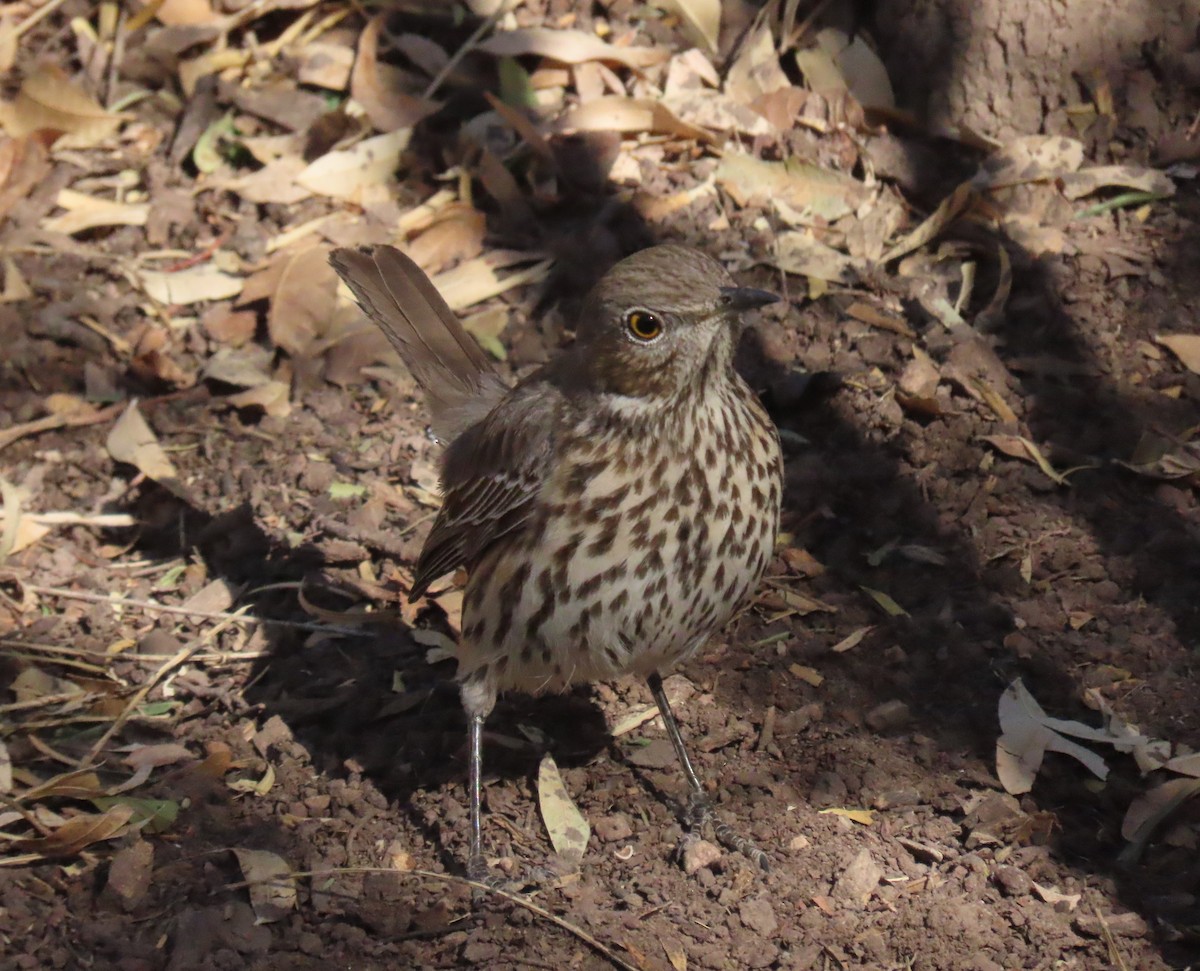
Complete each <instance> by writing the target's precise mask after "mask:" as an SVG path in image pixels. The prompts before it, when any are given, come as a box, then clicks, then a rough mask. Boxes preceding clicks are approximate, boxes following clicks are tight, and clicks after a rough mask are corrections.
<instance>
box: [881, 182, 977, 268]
mask: <svg viewBox="0 0 1200 971" xmlns="http://www.w3.org/2000/svg"><path fill="white" fill-rule="evenodd" d="M970 202H971V184H970V183H969V182H964V183H962V185H960V186H959V187H958V188H957V189H955V190H954V191H953V192H952V193H950V195H948V196H947V197H946V198H945V199H943V200H942V202H941V204H940V205H939V206H938V207H937V208H936V209H935V210H934V211H933V212H932V213H930V214H929V216H928V217H927V218H926V219H925V221H924V222H922V223H921V225H919V226H918V227H917V228H916V229H914V230H913V231H912V232H911V233H909V234H908V235H907V236H905V237H903V238H902V239H900V240H899V241H898V242H897V243H896V244H895V245H894V246H892V248H891V249H889V250H888V251H887V252H886V253H884V254H883V262H884V263H890V262H891V261H892V260H894V259H897V258H899V257H901V256H904V255H906V254H908V253H911V252H912V251H913V250H915V249H919V248H920V247H922V246H924V245H925V244H926V243H928V242H930V241H932V240H933V239H934V238H936V237H937V236H939V235H940V234H941V233H942V231H943V230H944V229H945V228H946V227H947V226H949V225H950V224H951V223H952V222H954V220H955V219H957V218H958V217H959V215H960V214H962V213H963V212H964V211H965V210H966V209H967V207H968V206H969V205H970Z"/></svg>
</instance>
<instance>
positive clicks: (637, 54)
mask: <svg viewBox="0 0 1200 971" xmlns="http://www.w3.org/2000/svg"><path fill="white" fill-rule="evenodd" d="M478 49H479V50H481V51H483V52H484V53H486V54H494V55H497V56H498V57H523V56H525V55H527V54H533V55H536V56H538V57H545V58H548V59H550V60H552V61H558V62H559V63H560V64H580V63H582V62H584V61H605V62H608V63H613V64H624V65H625V66H626V67H629V68H633V69H634V70H640V69H642V68H645V67H650V66H652V65H654V64H660V63H662V62H663V61H665V60H667V58H669V57H670V56H671V52H670V51H669V50H666V49H664V48H660V47H614V46H613V45H612V44H607V43H605V42H604V41H602V40H600V38H599V37H596V36H594V35H593V34H585V33H584V32H583V31H581V30H552V29H550V28H547V27H527V28H523V29H521V30H510V31H504V32H502V33H498V34H494V35H492V36H491V37H489V38H488V39H487V40H486V41H484V42H483V43H482V44H480V45H479V48H478Z"/></svg>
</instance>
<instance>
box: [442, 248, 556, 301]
mask: <svg viewBox="0 0 1200 971" xmlns="http://www.w3.org/2000/svg"><path fill="white" fill-rule="evenodd" d="M502 255H503V254H498V253H489V254H488V255H487V256H481V257H479V258H478V259H474V260H468V261H467V262H466V263H460V264H459V265H458V266H456V267H455V268H454V269H453V270H447V271H446V272H445V273H439V274H438V275H437V276H435V277H433V285H434V286H435V287H437V289H438V292H440V293H441V295H442V296H443V297H444V298H445V300H446V303H447V304H449V306H450V309H451V310H464V309H466V308H467V307H471V306H474V305H475V304H477V303H481V302H483V301H484V300H488V299H490V298H491V297H495V296H499V295H500V294H502V293H504V292H506V291H507V290H511V289H512V288H513V287H519V286H524V285H525V284H528V283H540V282H541V281H542V280H544V279H545V278H546V276H547V274H549V272H550V267H551V265H552V261H551V260H543V261H542V262H540V263H535V264H534V265H533V266H531V267H528V268H527V269H524V270H520V271H518V272H516V273H510V274H509V275H508V276H506V277H500V276H498V275H497V274H496V268H497V266H498V265H499V264H498V262H497V260H498V258H499V257H501V256H502ZM511 256H512V258H511V261H510V260H500V262H501V263H503V264H505V265H508V264H509V263H510V262H520V261H522V260H525V259H528V256H526V255H525V254H521V253H515V254H511Z"/></svg>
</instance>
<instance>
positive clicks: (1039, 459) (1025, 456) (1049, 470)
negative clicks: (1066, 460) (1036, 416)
mask: <svg viewBox="0 0 1200 971" xmlns="http://www.w3.org/2000/svg"><path fill="white" fill-rule="evenodd" d="M1015 417H1016V416H1014V418H1015ZM979 438H980V440H981V441H984V442H987V443H988V444H989V445H991V446H992V447H993V448H995V449H997V450H998V451H1000V452H1003V453H1004V454H1005V455H1007V456H1009V457H1010V458H1014V459H1022V460H1024V461H1026V462H1033V463H1034V464H1035V465H1036V466H1037V467H1038V468H1039V469H1041V470H1042V472H1044V473H1045V474H1046V477H1047V478H1049V479H1050V481H1052V482H1053V483H1054V484H1055V485H1060V486H1066V485H1069V484H1070V483H1069V482H1068V481H1067V477H1066V475H1064V474H1063V473H1061V472H1059V471H1057V470H1056V469H1055V468H1054V466H1052V465H1051V464H1050V461H1049V459H1047V458H1046V456H1045V455H1043V454H1042V450H1041V449H1040V448H1038V447H1037V446H1036V445H1035V444H1034V443H1033V442H1031V441H1030V440H1029V439H1028V438H1025V437H1024V436H1023V435H980V436H979ZM1069 471H1074V470H1069Z"/></svg>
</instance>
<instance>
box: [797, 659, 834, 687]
mask: <svg viewBox="0 0 1200 971" xmlns="http://www.w3.org/2000/svg"><path fill="white" fill-rule="evenodd" d="M788 670H789V671H791V672H792V674H794V675H795V676H796V677H798V678H799V679H800V680H801V681H803V682H805V683H806V684H811V685H812V686H813V687H814V688H819V687H821V685H822V684H824V682H825V675H823V674H822V673H821V672H820V671H818V670H817V669H816V668H812V667H809V666H808V665H807V664H789V665H788Z"/></svg>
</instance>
